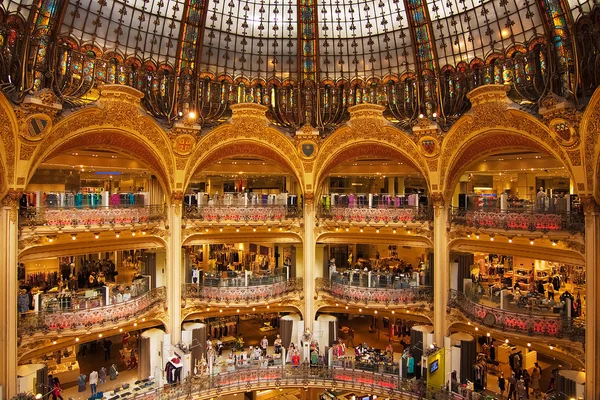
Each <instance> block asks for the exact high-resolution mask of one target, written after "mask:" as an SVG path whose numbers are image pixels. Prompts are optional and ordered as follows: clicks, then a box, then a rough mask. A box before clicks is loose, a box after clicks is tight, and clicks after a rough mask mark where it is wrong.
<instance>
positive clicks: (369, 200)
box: [317, 193, 433, 226]
mask: <svg viewBox="0 0 600 400" xmlns="http://www.w3.org/2000/svg"><path fill="white" fill-rule="evenodd" d="M427 201H428V199H427V197H424V196H419V195H416V194H414V195H409V196H404V195H391V194H372V193H370V194H347V195H346V194H328V195H323V196H322V197H321V201H320V204H319V208H318V211H317V218H319V219H321V220H324V221H331V222H335V223H337V224H351V223H354V224H381V225H389V224H391V225H392V226H393V225H394V224H405V225H406V224H418V223H423V222H429V221H433V213H432V210H431V207H429V206H428V205H427Z"/></svg>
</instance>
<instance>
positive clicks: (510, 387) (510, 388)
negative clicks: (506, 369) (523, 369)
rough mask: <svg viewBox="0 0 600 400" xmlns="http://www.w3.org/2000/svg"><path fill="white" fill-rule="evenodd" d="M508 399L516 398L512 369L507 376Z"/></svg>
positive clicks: (515, 380)
mask: <svg viewBox="0 0 600 400" xmlns="http://www.w3.org/2000/svg"><path fill="white" fill-rule="evenodd" d="M508 399H512V400H516V399H517V378H515V373H514V371H513V373H512V374H511V375H510V378H508Z"/></svg>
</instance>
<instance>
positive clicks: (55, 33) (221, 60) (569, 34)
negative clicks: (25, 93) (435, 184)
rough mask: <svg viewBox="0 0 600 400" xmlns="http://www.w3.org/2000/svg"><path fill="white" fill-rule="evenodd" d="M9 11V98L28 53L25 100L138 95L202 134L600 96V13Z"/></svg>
mask: <svg viewBox="0 0 600 400" xmlns="http://www.w3.org/2000/svg"><path fill="white" fill-rule="evenodd" d="M0 4H1V6H0V35H2V36H0V39H2V41H1V42H0V48H5V49H6V51H4V55H3V57H4V59H3V60H2V61H3V64H4V67H3V69H0V79H2V81H3V82H6V81H10V84H9V86H11V85H12V86H11V89H10V90H8V92H11V91H14V92H17V91H18V90H19V88H16V87H15V86H18V85H17V83H21V82H18V81H19V79H17V78H18V77H17V76H15V74H14V73H13V74H12V75H11V76H10V79H9V77H8V75H9V74H10V73H9V71H11V69H12V70H14V69H15V67H17V66H18V62H16V61H15V60H14V57H15V54H16V53H17V52H18V51H19V49H22V47H20V46H22V45H21V43H22V42H24V41H28V45H29V47H30V49H31V50H30V54H29V57H28V62H29V64H30V67H31V68H32V70H33V71H35V72H34V75H33V77H32V78H31V79H30V80H31V82H25V81H26V80H27V79H29V78H28V77H27V76H23V77H21V78H22V79H23V82H22V84H21V88H20V89H21V91H22V89H24V88H28V87H32V88H33V90H39V89H41V88H43V87H48V86H49V85H55V87H54V88H53V90H54V91H55V92H57V95H58V96H59V98H60V99H61V100H62V101H63V102H64V103H66V104H74V105H81V104H85V103H86V102H90V101H93V100H94V99H95V98H97V91H95V88H96V87H97V86H98V84H101V83H121V84H127V85H130V86H133V87H136V88H138V89H140V90H142V91H143V92H144V93H145V94H146V98H145V100H144V101H145V105H146V107H147V108H148V110H149V112H150V113H151V114H152V115H154V116H155V117H157V118H159V119H165V120H167V121H168V123H169V124H172V123H173V121H175V120H176V119H177V118H180V117H181V116H182V115H184V114H186V113H189V112H190V111H195V110H198V111H201V112H200V113H199V118H200V121H199V122H200V123H201V124H203V125H204V124H205V123H208V122H211V121H212V122H215V121H217V122H218V121H221V120H222V119H223V118H225V117H226V116H227V109H228V104H231V103H234V102H240V101H253V102H257V103H262V104H264V105H267V106H269V108H270V114H269V116H270V118H271V119H272V120H273V122H274V123H276V124H278V125H280V126H282V127H286V128H290V129H292V130H293V129H297V128H298V127H299V126H301V125H303V124H305V123H309V124H311V125H313V126H317V127H319V128H320V129H325V128H326V127H327V126H330V127H331V126H336V125H339V124H340V123H341V122H343V120H344V115H345V114H346V112H345V110H346V108H347V106H350V105H353V104H357V103H363V102H372V103H378V104H382V105H384V106H386V107H387V109H388V111H387V113H386V115H387V116H388V117H389V118H390V119H391V120H393V121H395V122H398V123H399V124H401V125H402V124H404V125H403V126H404V127H405V128H407V127H410V126H411V125H414V123H415V121H416V118H417V117H418V116H419V115H421V114H423V115H424V116H425V117H428V118H435V117H436V115H437V116H439V117H438V122H439V123H440V125H441V126H442V128H447V127H448V126H449V125H450V124H451V123H452V121H454V120H455V119H456V118H458V117H459V116H460V115H462V113H463V112H464V111H465V110H466V109H468V101H467V100H466V93H467V92H468V91H469V90H471V89H473V88H475V87H477V86H480V85H482V84H489V83H501V84H505V85H508V86H510V88H511V90H510V92H509V96H510V97H511V98H512V99H513V100H515V101H517V102H519V103H521V104H534V103H536V102H537V101H538V100H539V99H540V98H542V97H543V95H545V94H548V93H549V92H554V93H556V94H558V95H560V96H564V97H566V98H572V99H575V98H577V97H579V96H581V95H585V94H588V92H589V91H590V90H591V88H592V87H596V86H597V83H596V79H597V78H596V77H595V76H596V75H597V74H595V73H594V72H593V71H594V70H595V69H596V68H597V66H596V64H595V61H590V60H594V59H595V58H596V57H595V53H596V51H597V50H595V48H594V46H591V45H586V39H585V37H586V36H585V35H580V36H579V37H577V35H575V33H576V31H582V32H583V31H586V29H587V31H588V33H589V37H594V36H593V33H592V29H591V27H592V26H593V25H594V23H595V21H596V20H600V18H597V16H598V15H600V12H595V10H594V11H593V10H592V8H593V2H592V1H591V0H430V1H426V0H299V1H290V0H201V1H196V0H64V1H60V0H23V1H18V0H2V1H0ZM586 24H587V25H586ZM586 26H587V28H586ZM2 32H5V33H2ZM28 32H29V33H28ZM574 37H577V39H578V40H577V41H574V40H573V38H574ZM11 38H12V39H11ZM596 39H597V38H596ZM11 46H12V47H11ZM586 46H587V47H586ZM590 46H591V47H590ZM586 57H587V58H586ZM11 63H13V64H12V65H10V64H11ZM586 63H587V64H586ZM16 69H17V70H18V69H19V68H16ZM586 70H587V72H586ZM49 74H53V75H54V76H51V77H50V78H49ZM586 74H587V75H586ZM586 76H587V77H586ZM52 82H54V83H52ZM25 83H27V84H25ZM390 85H391V86H390ZM4 91H5V92H7V89H6V88H5V89H4ZM584 92H585V93H584ZM173 103H176V104H173ZM216 103H219V104H216ZM208 108H210V110H211V111H210V113H207V112H204V111H202V110H205V111H206V109H208ZM298 110H300V111H301V113H303V115H299V113H298Z"/></svg>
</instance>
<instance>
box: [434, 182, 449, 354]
mask: <svg viewBox="0 0 600 400" xmlns="http://www.w3.org/2000/svg"><path fill="white" fill-rule="evenodd" d="M431 199H432V201H433V253H434V257H433V276H434V279H433V284H434V290H433V309H434V313H433V329H434V331H433V333H434V340H435V343H436V344H437V345H438V346H443V345H444V336H446V307H447V305H448V289H449V284H448V282H449V281H450V265H449V259H450V255H449V251H448V240H447V236H448V233H447V231H446V228H447V225H448V205H447V203H446V201H445V199H444V198H443V196H442V194H441V193H432V195H431Z"/></svg>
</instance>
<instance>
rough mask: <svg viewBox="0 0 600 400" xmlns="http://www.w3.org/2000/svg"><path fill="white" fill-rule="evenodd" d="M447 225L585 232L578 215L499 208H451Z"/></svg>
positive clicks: (582, 220) (580, 214)
mask: <svg viewBox="0 0 600 400" xmlns="http://www.w3.org/2000/svg"><path fill="white" fill-rule="evenodd" d="M450 222H451V223H453V224H456V225H462V226H468V227H473V228H477V229H479V228H480V229H486V228H488V229H504V230H507V231H508V230H524V231H530V232H535V231H540V232H544V233H546V232H550V231H569V232H572V233H576V232H581V233H583V232H584V231H585V224H584V222H585V217H584V215H583V213H579V212H566V211H565V212H552V211H548V212H546V211H544V212H542V211H536V210H535V209H531V208H530V209H527V208H525V209H518V208H513V209H508V210H500V209H498V208H491V209H482V210H477V211H474V210H465V209H461V208H452V209H451V210H450Z"/></svg>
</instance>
